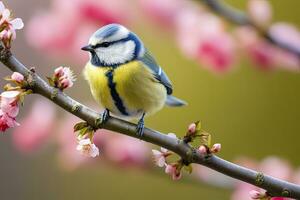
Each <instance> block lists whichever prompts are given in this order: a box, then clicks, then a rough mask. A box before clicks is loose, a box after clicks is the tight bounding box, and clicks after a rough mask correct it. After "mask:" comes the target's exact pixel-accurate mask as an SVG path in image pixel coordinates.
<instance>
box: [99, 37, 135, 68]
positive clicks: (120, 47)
mask: <svg viewBox="0 0 300 200" xmlns="http://www.w3.org/2000/svg"><path fill="white" fill-rule="evenodd" d="M134 51H135V43H134V42H133V41H127V42H119V43H115V44H112V45H110V46H109V47H100V48H97V49H96V54H97V56H98V58H99V59H100V61H101V62H103V63H105V64H107V65H115V64H122V63H125V62H128V61H130V60H131V59H133V57H134Z"/></svg>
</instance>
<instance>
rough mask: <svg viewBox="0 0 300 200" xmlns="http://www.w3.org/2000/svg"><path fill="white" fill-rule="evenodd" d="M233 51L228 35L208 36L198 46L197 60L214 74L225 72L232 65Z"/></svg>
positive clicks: (230, 38) (232, 44) (233, 46)
mask: <svg viewBox="0 0 300 200" xmlns="http://www.w3.org/2000/svg"><path fill="white" fill-rule="evenodd" d="M220 44H222V45H220ZM234 49H235V45H234V41H233V39H232V37H231V36H230V35H229V34H227V33H222V34H219V35H210V36H207V37H206V38H203V40H202V41H201V42H200V44H199V46H198V51H197V52H198V53H197V54H198V60H199V62H202V63H203V64H204V66H205V67H208V68H209V69H212V70H213V71H215V72H221V73H222V72H226V71H228V70H229V69H231V66H232V65H233V62H234Z"/></svg>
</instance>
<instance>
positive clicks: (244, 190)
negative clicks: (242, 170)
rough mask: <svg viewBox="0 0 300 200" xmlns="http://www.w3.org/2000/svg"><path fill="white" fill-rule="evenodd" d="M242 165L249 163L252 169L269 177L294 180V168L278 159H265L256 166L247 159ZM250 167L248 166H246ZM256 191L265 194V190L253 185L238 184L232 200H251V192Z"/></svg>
mask: <svg viewBox="0 0 300 200" xmlns="http://www.w3.org/2000/svg"><path fill="white" fill-rule="evenodd" d="M242 163H244V164H247V163H249V164H250V165H251V166H252V167H251V168H254V169H256V170H257V171H260V172H263V173H265V174H267V175H270V176H273V177H276V178H279V179H283V180H287V181H290V180H292V176H291V175H292V168H291V166H290V164H289V163H288V162H286V161H285V160H282V159H279V158H277V157H268V158H265V159H264V160H263V161H262V162H261V163H259V164H256V165H255V164H254V162H253V161H251V160H250V161H247V160H246V159H243V160H242ZM244 166H245V165H244ZM245 167H248V166H245ZM252 190H255V191H258V192H259V193H264V190H262V189H260V188H257V187H255V186H253V185H250V184H248V183H244V182H238V184H237V185H236V187H235V190H234V192H233V194H232V196H231V199H232V200H240V199H245V200H246V199H249V200H251V196H250V195H249V192H250V191H252ZM271 199H272V200H288V199H289V198H283V197H273V198H271Z"/></svg>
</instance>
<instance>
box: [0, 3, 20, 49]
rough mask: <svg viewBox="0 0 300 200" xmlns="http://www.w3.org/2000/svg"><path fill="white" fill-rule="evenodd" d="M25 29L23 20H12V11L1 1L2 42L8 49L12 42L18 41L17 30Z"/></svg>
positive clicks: (0, 29)
mask: <svg viewBox="0 0 300 200" xmlns="http://www.w3.org/2000/svg"><path fill="white" fill-rule="evenodd" d="M23 27H24V24H23V21H22V19H20V18H16V19H12V17H11V12H10V10H9V9H7V8H6V7H5V6H4V4H3V2H2V1H0V40H1V41H2V43H3V45H4V46H5V47H6V48H10V46H11V42H12V41H13V40H14V39H16V30H18V29H22V28H23Z"/></svg>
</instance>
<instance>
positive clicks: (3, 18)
mask: <svg viewBox="0 0 300 200" xmlns="http://www.w3.org/2000/svg"><path fill="white" fill-rule="evenodd" d="M9 17H10V11H9V10H8V9H5V10H4V11H3V12H2V19H1V20H8V18H9Z"/></svg>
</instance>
